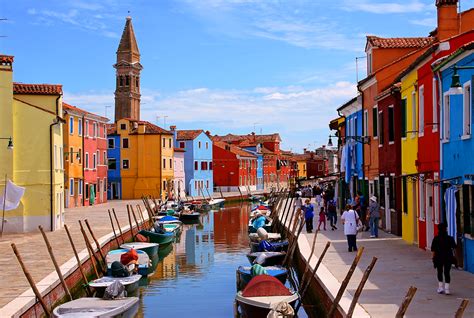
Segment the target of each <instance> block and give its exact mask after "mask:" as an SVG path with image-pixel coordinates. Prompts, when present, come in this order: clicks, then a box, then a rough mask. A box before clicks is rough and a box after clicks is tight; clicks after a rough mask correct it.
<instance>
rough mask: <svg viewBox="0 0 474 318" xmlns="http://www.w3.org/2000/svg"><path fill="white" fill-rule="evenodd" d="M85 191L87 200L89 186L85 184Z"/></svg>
mask: <svg viewBox="0 0 474 318" xmlns="http://www.w3.org/2000/svg"><path fill="white" fill-rule="evenodd" d="M85 190H86V199H89V184H88V183H86V187H85Z"/></svg>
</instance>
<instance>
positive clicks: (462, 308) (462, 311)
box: [454, 299, 469, 318]
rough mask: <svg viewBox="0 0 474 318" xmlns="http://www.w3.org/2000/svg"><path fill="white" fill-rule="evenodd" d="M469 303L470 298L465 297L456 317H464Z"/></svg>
mask: <svg viewBox="0 0 474 318" xmlns="http://www.w3.org/2000/svg"><path fill="white" fill-rule="evenodd" d="M467 305H469V299H463V300H462V301H461V304H460V305H459V308H458V310H456V314H455V316H454V317H455V318H462V316H463V315H464V311H465V310H466V307H467Z"/></svg>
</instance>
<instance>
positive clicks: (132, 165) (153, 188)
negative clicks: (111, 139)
mask: <svg viewBox="0 0 474 318" xmlns="http://www.w3.org/2000/svg"><path fill="white" fill-rule="evenodd" d="M115 126H116V127H115V128H116V133H117V134H118V135H119V136H120V159H121V162H120V171H121V179H122V199H137V198H140V197H141V196H142V195H152V196H155V197H160V196H161V197H164V196H165V195H166V194H167V189H168V183H171V182H172V180H173V175H174V173H173V163H172V162H173V155H174V150H173V134H172V133H171V132H170V131H167V130H165V129H163V128H160V127H158V126H156V125H153V124H151V123H149V122H147V121H139V120H131V119H120V120H118V121H117V122H116V124H115Z"/></svg>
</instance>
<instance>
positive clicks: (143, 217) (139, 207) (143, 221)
mask: <svg viewBox="0 0 474 318" xmlns="http://www.w3.org/2000/svg"><path fill="white" fill-rule="evenodd" d="M137 214H138V216H139V217H140V220H141V221H142V227H143V228H144V229H146V221H145V216H144V215H143V211H142V207H141V206H140V204H137Z"/></svg>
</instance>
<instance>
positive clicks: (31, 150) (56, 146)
mask: <svg viewBox="0 0 474 318" xmlns="http://www.w3.org/2000/svg"><path fill="white" fill-rule="evenodd" d="M13 60H14V58H13V56H7V55H0V102H1V103H0V112H1V114H2V115H1V116H0V137H1V138H7V139H4V140H0V173H1V175H2V176H6V178H7V179H8V180H11V181H12V182H13V183H14V184H16V185H18V186H21V187H24V188H25V193H24V195H23V197H22V198H21V201H20V204H19V206H18V207H17V208H16V209H14V210H11V211H6V212H5V220H4V232H31V231H37V230H38V225H41V226H42V227H43V228H44V229H45V230H51V231H54V230H56V229H59V228H61V227H62V225H63V223H64V171H63V168H64V167H63V155H64V154H63V127H62V125H63V124H64V120H63V118H62V86H61V85H49V84H23V83H13ZM10 138H11V142H12V145H11V146H12V147H10V148H8V147H7V146H8V144H9V142H10ZM0 182H1V183H2V185H3V186H5V184H4V178H3V177H2V181H0Z"/></svg>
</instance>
